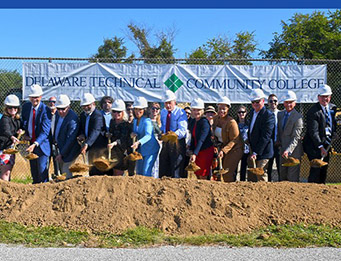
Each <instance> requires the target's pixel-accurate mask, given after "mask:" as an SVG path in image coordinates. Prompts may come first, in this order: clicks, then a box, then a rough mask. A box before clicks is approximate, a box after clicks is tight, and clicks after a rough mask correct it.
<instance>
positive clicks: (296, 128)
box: [277, 109, 303, 182]
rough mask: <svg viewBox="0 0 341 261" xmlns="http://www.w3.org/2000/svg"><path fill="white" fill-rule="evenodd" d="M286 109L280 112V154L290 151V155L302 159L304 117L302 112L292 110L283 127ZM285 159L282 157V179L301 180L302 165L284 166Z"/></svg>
mask: <svg viewBox="0 0 341 261" xmlns="http://www.w3.org/2000/svg"><path fill="white" fill-rule="evenodd" d="M285 112H286V111H285V110H284V111H281V112H279V113H278V125H277V127H278V140H279V142H280V144H281V149H280V155H281V156H282V154H283V152H284V151H288V152H289V156H291V157H294V158H296V159H299V160H301V157H302V156H303V146H302V139H301V135H302V130H303V119H302V115H301V113H299V112H297V111H296V110H295V109H293V110H292V111H291V112H290V115H289V117H288V120H287V122H286V124H285V126H284V129H283V128H282V127H283V121H284V117H285ZM283 162H284V159H283V158H282V157H281V159H280V166H281V170H280V181H282V180H288V181H295V182H299V178H300V166H301V164H300V165H297V166H295V167H283V166H282V163H283Z"/></svg>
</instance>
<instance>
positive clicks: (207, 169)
mask: <svg viewBox="0 0 341 261" xmlns="http://www.w3.org/2000/svg"><path fill="white" fill-rule="evenodd" d="M204 108H205V104H204V102H203V100H202V99H200V98H197V99H194V100H193V101H192V103H191V111H192V115H193V118H194V120H192V121H190V123H189V125H188V129H189V131H190V133H191V134H192V135H191V143H190V151H192V152H193V153H192V155H191V157H190V161H191V162H195V163H196V164H197V165H198V166H199V167H200V170H198V171H196V172H195V175H196V176H197V177H198V179H207V177H208V176H209V175H210V173H211V165H212V160H213V155H214V147H213V142H212V139H211V136H212V133H211V125H210V123H209V121H208V120H207V118H205V117H204Z"/></svg>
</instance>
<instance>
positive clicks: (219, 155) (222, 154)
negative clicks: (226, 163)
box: [218, 150, 224, 158]
mask: <svg viewBox="0 0 341 261" xmlns="http://www.w3.org/2000/svg"><path fill="white" fill-rule="evenodd" d="M223 157H224V152H223V151H222V150H221V151H219V153H218V158H223Z"/></svg>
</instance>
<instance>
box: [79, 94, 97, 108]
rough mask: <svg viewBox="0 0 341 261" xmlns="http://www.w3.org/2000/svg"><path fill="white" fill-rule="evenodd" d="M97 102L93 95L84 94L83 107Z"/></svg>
mask: <svg viewBox="0 0 341 261" xmlns="http://www.w3.org/2000/svg"><path fill="white" fill-rule="evenodd" d="M93 102H95V98H94V96H93V95H92V94H91V93H88V92H87V93H84V95H83V97H82V99H81V106H85V105H89V104H91V103H93Z"/></svg>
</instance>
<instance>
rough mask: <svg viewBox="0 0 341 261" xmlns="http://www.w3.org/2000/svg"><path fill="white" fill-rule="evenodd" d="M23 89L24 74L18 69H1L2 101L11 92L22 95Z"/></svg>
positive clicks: (0, 96) (0, 87)
mask: <svg viewBox="0 0 341 261" xmlns="http://www.w3.org/2000/svg"><path fill="white" fill-rule="evenodd" d="M21 91H22V76H21V75H20V73H19V72H18V71H17V70H13V71H7V70H3V69H0V101H1V102H2V101H4V100H5V98H6V96H7V95H9V94H16V95H17V96H21V95H20V92H21ZM19 98H21V97H19Z"/></svg>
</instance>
